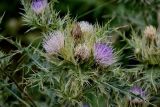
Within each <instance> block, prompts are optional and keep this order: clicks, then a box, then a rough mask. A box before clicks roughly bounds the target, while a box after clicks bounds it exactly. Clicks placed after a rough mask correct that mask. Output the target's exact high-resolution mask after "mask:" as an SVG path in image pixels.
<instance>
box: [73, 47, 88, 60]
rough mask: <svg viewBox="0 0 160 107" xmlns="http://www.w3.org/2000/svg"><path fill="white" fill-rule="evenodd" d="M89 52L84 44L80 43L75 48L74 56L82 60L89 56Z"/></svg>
mask: <svg viewBox="0 0 160 107" xmlns="http://www.w3.org/2000/svg"><path fill="white" fill-rule="evenodd" d="M89 54H90V51H89V49H88V47H87V46H86V45H85V44H83V45H81V44H80V45H78V46H77V47H76V48H75V56H76V57H78V58H80V59H82V60H85V59H87V58H89Z"/></svg>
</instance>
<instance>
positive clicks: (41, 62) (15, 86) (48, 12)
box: [0, 0, 160, 107]
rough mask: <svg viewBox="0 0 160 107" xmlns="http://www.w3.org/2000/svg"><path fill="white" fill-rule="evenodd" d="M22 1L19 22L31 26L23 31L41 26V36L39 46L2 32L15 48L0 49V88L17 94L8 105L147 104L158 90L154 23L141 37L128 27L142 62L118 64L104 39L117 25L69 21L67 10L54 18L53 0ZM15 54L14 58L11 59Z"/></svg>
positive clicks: (116, 53)
mask: <svg viewBox="0 0 160 107" xmlns="http://www.w3.org/2000/svg"><path fill="white" fill-rule="evenodd" d="M21 1H22V4H23V6H24V12H25V13H24V14H23V22H24V24H25V25H26V26H29V27H30V29H29V30H28V31H30V30H33V29H40V30H39V31H40V34H41V37H42V38H40V42H39V43H38V45H36V46H34V45H32V43H31V44H29V46H25V47H24V46H22V45H21V43H20V42H17V41H12V40H10V39H8V38H5V37H3V39H4V40H6V41H8V42H9V43H11V44H12V45H14V46H15V47H16V50H14V51H11V52H10V53H9V54H6V55H8V56H9V57H8V56H5V54H4V53H2V52H0V59H2V60H0V62H1V63H0V68H1V69H2V70H1V73H2V74H3V73H4V75H3V76H2V79H1V81H0V83H3V84H5V83H6V84H7V86H6V87H5V86H2V88H6V89H8V91H9V92H10V93H11V94H12V95H13V96H14V97H15V98H16V101H17V102H16V104H17V105H16V104H15V105H13V106H18V107H19V106H26V107H32V106H33V107H36V106H37V107H44V106H45V107H132V106H135V104H138V107H139V106H140V107H147V105H149V104H150V105H152V104H151V103H150V101H149V100H150V97H152V96H155V95H156V93H157V92H158V89H159V84H158V82H157V80H158V81H159V75H160V73H159V72H158V71H159V65H160V61H159V57H160V56H159V36H158V33H157V31H156V29H155V28H154V27H152V26H149V27H147V28H146V29H145V30H144V32H143V33H142V36H140V37H139V36H138V35H137V34H136V33H134V32H133V35H132V37H131V39H126V40H127V41H128V43H129V45H130V47H131V48H132V49H133V51H134V53H133V55H134V56H135V59H136V60H138V61H139V63H140V64H141V66H137V67H135V68H134V69H129V68H121V66H122V65H121V63H120V62H119V59H120V56H121V55H120V53H121V51H120V52H119V50H118V49H116V48H115V47H114V45H113V44H112V41H110V40H108V39H109V36H108V35H109V33H110V32H111V31H115V30H116V29H114V28H111V27H109V23H107V24H105V25H104V26H100V25H99V24H94V23H92V24H91V23H89V22H87V21H78V20H76V19H75V20H73V19H71V18H70V16H69V15H66V16H64V17H59V14H58V12H56V11H55V10H54V5H55V3H56V2H57V1H54V0H53V1H47V0H32V1H31V0H27V1H26V0H21ZM31 16H32V17H31ZM16 55H17V56H18V57H19V60H18V61H17V60H16V61H14V60H13V61H12V58H13V59H14V57H17V56H16ZM9 62H10V63H9ZM150 66H151V68H150ZM157 66H158V67H157ZM7 68H9V69H7ZM12 71H13V72H12ZM153 72H154V73H155V74H154V73H153ZM17 77H19V78H17ZM3 79H4V80H3ZM10 83H11V86H10V85H8V84H10ZM0 88H1V86H0ZM15 90H16V91H15ZM2 92H5V90H4V89H3V90H2ZM146 94H147V95H146ZM12 95H8V96H9V97H10V96H12ZM8 96H7V97H8ZM2 98H4V99H5V96H3V95H2ZM6 101H7V100H6ZM9 103H10V102H9ZM11 103H13V102H11ZM141 103H142V105H141ZM6 106H7V105H6ZM8 106H10V104H8ZM136 106H137V105H136Z"/></svg>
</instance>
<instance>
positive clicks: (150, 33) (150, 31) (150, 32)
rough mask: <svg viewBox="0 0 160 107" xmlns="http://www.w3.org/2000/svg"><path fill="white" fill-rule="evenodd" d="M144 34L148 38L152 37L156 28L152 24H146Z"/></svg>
mask: <svg viewBox="0 0 160 107" xmlns="http://www.w3.org/2000/svg"><path fill="white" fill-rule="evenodd" d="M144 35H145V36H147V37H148V38H153V37H154V36H155V35H156V28H154V27H153V26H147V27H146V28H145V30H144Z"/></svg>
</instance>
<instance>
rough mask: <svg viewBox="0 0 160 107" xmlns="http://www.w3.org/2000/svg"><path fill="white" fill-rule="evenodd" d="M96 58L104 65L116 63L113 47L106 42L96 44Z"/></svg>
mask: <svg viewBox="0 0 160 107" xmlns="http://www.w3.org/2000/svg"><path fill="white" fill-rule="evenodd" d="M94 59H95V61H96V62H97V63H98V64H100V65H102V66H109V65H111V64H113V63H114V55H113V49H112V48H111V47H110V46H108V45H107V44H104V43H96V44H95V46H94Z"/></svg>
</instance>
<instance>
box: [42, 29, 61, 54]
mask: <svg viewBox="0 0 160 107" xmlns="http://www.w3.org/2000/svg"><path fill="white" fill-rule="evenodd" d="M63 47H64V34H63V33H62V32H60V31H54V32H51V33H49V34H48V37H47V38H45V39H44V41H43V48H44V49H45V51H46V52H47V53H48V54H58V53H59V52H60V50H61V49H62V48H63Z"/></svg>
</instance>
